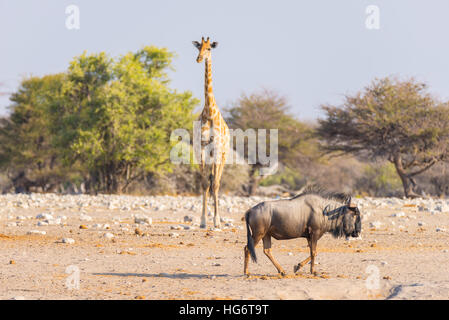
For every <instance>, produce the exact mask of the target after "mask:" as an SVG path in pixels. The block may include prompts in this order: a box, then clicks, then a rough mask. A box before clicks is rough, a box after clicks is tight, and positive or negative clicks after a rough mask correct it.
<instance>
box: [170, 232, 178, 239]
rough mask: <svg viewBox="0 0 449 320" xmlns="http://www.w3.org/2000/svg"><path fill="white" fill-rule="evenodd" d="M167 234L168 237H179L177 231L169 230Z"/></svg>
mask: <svg viewBox="0 0 449 320" xmlns="http://www.w3.org/2000/svg"><path fill="white" fill-rule="evenodd" d="M168 236H169V237H172V238H177V237H179V233H176V232H170V233H169V234H168Z"/></svg>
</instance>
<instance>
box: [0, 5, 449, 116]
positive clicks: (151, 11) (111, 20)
mask: <svg viewBox="0 0 449 320" xmlns="http://www.w3.org/2000/svg"><path fill="white" fill-rule="evenodd" d="M71 4H74V5H77V6H78V7H79V10H80V29H79V30H68V29H67V28H66V18H67V16H68V15H67V14H66V13H65V9H66V7H67V6H68V5H71ZM369 5H376V6H378V8H379V14H380V15H379V21H380V28H379V29H378V30H370V29H368V28H366V25H365V21H366V19H367V17H368V14H367V13H366V12H365V11H366V8H367V6H369ZM448 15H449V1H447V0H427V1H422V0H394V1H392V0H370V1H368V0H340V1H335V0H321V1H319V0H318V1H317V0H313V1H312V0H310V1H296V0H295V1H294V0H290V1H283V0H278V1H272V0H270V1H265V0H244V1H243V0H231V1H212V0H204V1H203V0H202V1H183V0H169V1H166V0H164V1H161V0H160V1H151V0H150V1H139V0H127V1H106V0H94V1H92V0H91V1H87V0H71V1H65V0H58V1H55V0H39V1H37V0H0V30H1V31H0V32H1V37H0V83H1V84H3V85H2V86H1V87H0V92H2V93H5V92H11V91H14V90H16V89H17V86H18V83H19V82H20V79H21V78H22V77H24V76H26V75H30V74H32V75H38V76H42V75H45V74H49V73H56V72H61V71H64V70H66V69H67V67H68V63H69V61H70V60H71V59H72V58H73V57H74V56H76V55H79V54H81V53H82V52H83V51H84V50H87V51H88V52H100V51H106V52H107V53H109V54H111V55H112V56H114V57H117V56H119V55H121V54H125V53H127V52H128V51H136V50H138V49H140V48H141V47H143V46H144V45H151V44H152V45H156V46H161V47H167V48H168V49H169V50H171V51H175V52H176V53H177V55H178V57H177V58H176V59H175V61H174V67H175V68H176V72H174V73H171V78H172V82H171V87H172V88H176V89H178V90H191V91H192V92H193V93H194V95H195V96H196V97H198V98H200V99H201V100H202V101H203V81H204V74H203V73H204V67H203V66H202V65H198V64H197V63H196V61H195V58H196V56H197V49H195V48H194V47H193V45H192V43H191V42H192V41H193V40H200V39H201V36H206V37H207V36H209V37H211V39H212V40H213V41H217V42H219V45H218V48H217V49H215V50H214V51H213V80H214V93H215V97H216V100H217V102H218V105H219V107H220V106H221V107H224V106H226V105H227V104H229V103H230V102H231V101H234V100H236V99H237V98H238V97H239V96H240V94H241V93H243V92H245V93H251V92H254V91H256V90H259V89H261V88H268V89H274V90H277V91H278V92H279V93H280V94H282V95H285V96H287V98H288V100H289V102H290V105H291V106H292V111H293V112H294V113H295V114H296V115H297V116H298V117H299V118H300V119H308V120H310V119H315V118H316V117H319V116H320V115H322V113H321V111H320V109H319V106H320V104H323V103H331V104H340V103H341V102H342V96H343V95H344V94H345V93H354V92H356V91H358V90H360V89H362V88H363V87H364V86H366V85H367V84H368V83H369V82H370V81H371V80H372V79H374V78H375V77H384V76H387V75H396V76H402V77H408V76H414V77H416V78H417V79H418V80H420V81H425V82H427V83H428V84H429V85H430V87H431V91H432V92H433V93H434V94H435V95H437V96H438V97H440V98H442V99H449V41H448V31H449V19H448V18H447V17H448ZM7 105H9V101H8V98H7V96H6V95H3V96H1V97H0V115H4V114H6V113H7V109H6V106H7Z"/></svg>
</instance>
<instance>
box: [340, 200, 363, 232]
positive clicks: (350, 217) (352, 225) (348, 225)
mask: <svg viewBox="0 0 449 320" xmlns="http://www.w3.org/2000/svg"><path fill="white" fill-rule="evenodd" d="M343 232H344V234H345V236H346V237H355V238H356V237H358V236H360V233H361V232H362V218H361V216H360V211H359V208H357V207H350V206H347V207H346V212H345V215H344V217H343Z"/></svg>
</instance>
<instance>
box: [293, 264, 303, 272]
mask: <svg viewBox="0 0 449 320" xmlns="http://www.w3.org/2000/svg"><path fill="white" fill-rule="evenodd" d="M300 268H301V265H299V264H297V265H294V266H293V273H296V272H298V271H299V269H300Z"/></svg>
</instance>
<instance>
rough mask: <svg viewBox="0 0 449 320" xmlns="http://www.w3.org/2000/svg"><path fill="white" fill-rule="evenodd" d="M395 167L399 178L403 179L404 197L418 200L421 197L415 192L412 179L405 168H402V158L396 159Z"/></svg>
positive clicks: (396, 157) (397, 157)
mask: <svg viewBox="0 0 449 320" xmlns="http://www.w3.org/2000/svg"><path fill="white" fill-rule="evenodd" d="M393 163H394V166H395V168H396V172H397V173H398V175H399V178H401V182H402V186H403V188H404V195H405V197H406V198H418V197H419V195H417V194H416V193H415V192H414V191H413V184H412V179H411V177H410V176H409V175H408V174H407V173H406V172H405V170H404V168H403V166H402V160H401V156H399V155H397V156H395V157H394V162H393Z"/></svg>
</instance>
